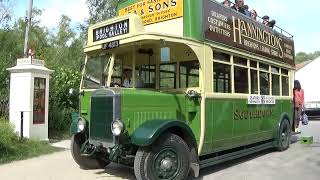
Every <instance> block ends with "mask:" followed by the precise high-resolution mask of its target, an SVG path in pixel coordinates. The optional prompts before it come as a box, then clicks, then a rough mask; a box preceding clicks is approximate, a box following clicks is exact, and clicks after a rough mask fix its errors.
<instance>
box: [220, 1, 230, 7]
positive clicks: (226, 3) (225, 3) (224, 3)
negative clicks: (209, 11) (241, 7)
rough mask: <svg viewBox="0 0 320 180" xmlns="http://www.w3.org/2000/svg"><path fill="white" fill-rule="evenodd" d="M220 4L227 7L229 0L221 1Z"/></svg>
mask: <svg viewBox="0 0 320 180" xmlns="http://www.w3.org/2000/svg"><path fill="white" fill-rule="evenodd" d="M222 4H223V5H224V7H227V8H229V7H230V1H229V0H224V1H223V2H222Z"/></svg>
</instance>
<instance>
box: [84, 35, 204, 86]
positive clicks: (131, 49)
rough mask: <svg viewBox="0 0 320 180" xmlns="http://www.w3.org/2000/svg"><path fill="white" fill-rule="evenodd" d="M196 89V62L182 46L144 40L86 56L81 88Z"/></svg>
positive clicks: (197, 74)
mask: <svg viewBox="0 0 320 180" xmlns="http://www.w3.org/2000/svg"><path fill="white" fill-rule="evenodd" d="M100 87H114V88H133V89H149V90H158V91H159V90H160V91H185V90H186V89H187V88H199V60H198V58H197V56H196V54H195V53H194V51H193V50H192V49H191V48H190V47H189V46H187V45H186V44H183V43H176V42H166V41H164V40H146V41H143V42H141V41H139V42H134V43H130V44H127V45H122V46H121V47H117V48H114V49H108V50H102V49H101V50H97V51H94V52H89V53H87V59H86V65H85V69H84V71H83V78H82V83H81V89H83V90H85V89H87V90H88V89H98V88H100Z"/></svg>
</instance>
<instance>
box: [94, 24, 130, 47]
mask: <svg viewBox="0 0 320 180" xmlns="http://www.w3.org/2000/svg"><path fill="white" fill-rule="evenodd" d="M128 33H129V19H126V20H123V21H119V22H116V23H112V24H108V25H106V26H103V27H99V28H96V29H93V42H96V41H101V40H105V39H108V38H112V37H116V36H120V35H124V34H128Z"/></svg>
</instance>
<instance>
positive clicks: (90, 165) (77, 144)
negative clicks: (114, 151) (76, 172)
mask: <svg viewBox="0 0 320 180" xmlns="http://www.w3.org/2000/svg"><path fill="white" fill-rule="evenodd" d="M84 142H85V136H84V134H76V135H73V136H72V139H71V154H72V157H73V159H74V160H75V161H76V163H77V164H78V165H79V166H80V167H81V168H83V169H103V168H104V167H106V166H107V165H108V164H109V163H110V162H109V161H106V160H103V159H100V158H93V157H85V156H82V155H81V151H80V149H81V145H82V144H83V143H84Z"/></svg>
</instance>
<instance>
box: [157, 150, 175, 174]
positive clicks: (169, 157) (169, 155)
mask: <svg viewBox="0 0 320 180" xmlns="http://www.w3.org/2000/svg"><path fill="white" fill-rule="evenodd" d="M179 167H180V165H179V163H178V157H177V154H176V152H175V151H173V150H172V149H164V150H162V151H161V152H159V153H158V154H157V156H156V158H155V160H154V169H155V174H156V176H157V177H158V178H159V179H174V178H175V176H176V175H177V173H178V171H179V170H178V169H179Z"/></svg>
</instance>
